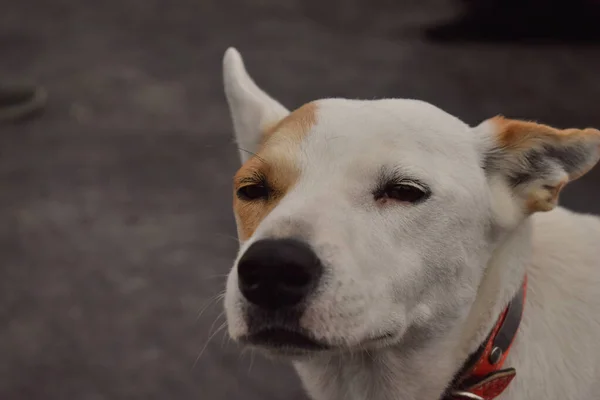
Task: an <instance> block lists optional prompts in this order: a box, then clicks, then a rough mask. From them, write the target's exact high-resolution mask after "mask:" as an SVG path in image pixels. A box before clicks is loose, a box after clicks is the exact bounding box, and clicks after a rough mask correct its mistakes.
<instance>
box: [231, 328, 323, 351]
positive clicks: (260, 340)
mask: <svg viewBox="0 0 600 400" xmlns="http://www.w3.org/2000/svg"><path fill="white" fill-rule="evenodd" d="M242 341H243V342H245V343H247V344H250V345H254V346H259V347H264V348H267V349H272V350H278V351H284V352H286V351H292V352H313V351H324V350H328V349H330V348H331V346H330V345H328V344H326V343H323V342H321V341H319V340H317V339H314V338H313V337H311V336H310V335H309V334H307V333H305V332H301V331H298V330H291V329H285V328H269V329H263V330H260V331H257V332H255V333H252V334H249V335H247V336H245V337H244V338H243V339H242Z"/></svg>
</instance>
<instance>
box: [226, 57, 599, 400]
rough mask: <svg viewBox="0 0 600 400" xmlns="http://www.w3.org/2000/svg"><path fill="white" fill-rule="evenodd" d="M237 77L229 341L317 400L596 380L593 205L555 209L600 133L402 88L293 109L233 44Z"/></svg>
mask: <svg viewBox="0 0 600 400" xmlns="http://www.w3.org/2000/svg"><path fill="white" fill-rule="evenodd" d="M224 83H225V92H226V95H227V100H228V103H229V106H230V110H231V116H232V119H233V126H234V130H235V135H236V138H237V142H238V144H239V147H240V156H241V159H242V163H243V166H242V167H241V169H240V170H239V171H238V172H237V174H236V175H235V178H234V211H235V218H236V221H237V227H238V235H239V238H240V240H241V243H242V244H241V248H240V252H239V256H238V258H237V260H236V262H235V264H234V266H233V268H232V271H231V273H230V274H229V278H228V281H227V291H226V296H225V308H226V313H227V320H228V325H229V333H230V335H231V337H232V338H233V339H235V340H236V341H238V342H241V343H243V344H244V345H247V346H252V347H254V348H259V349H261V350H264V351H265V352H266V353H267V354H270V355H274V356H278V357H283V358H286V359H289V360H290V361H291V362H292V363H293V364H294V366H295V367H296V369H297V371H298V373H299V375H300V377H301V379H302V381H303V384H304V386H305V388H306V390H307V391H308V393H309V395H310V396H311V397H313V398H314V399H317V400H438V399H485V400H490V399H493V398H497V399H505V400H508V399H510V400H576V399H577V400H583V399H598V398H600V383H599V381H600V219H598V218H596V217H593V216H588V215H581V214H576V213H573V212H570V211H567V210H565V209H561V208H556V209H555V207H556V204H557V200H558V196H559V193H560V191H561V189H562V188H563V187H564V185H565V184H566V183H568V182H569V181H572V180H574V179H577V178H578V177H580V176H581V175H583V174H584V173H586V172H587V171H588V170H590V169H591V168H592V167H593V166H594V165H595V164H596V162H597V161H598V159H599V158H600V131H597V130H595V129H583V130H579V129H567V130H559V129H555V128H551V127H549V126H546V125H539V124H536V123H533V122H523V121H516V120H510V119H506V118H503V117H495V118H492V119H489V120H487V121H485V122H483V123H481V124H480V125H479V126H477V127H474V128H472V127H469V126H467V125H466V124H465V123H463V122H462V121H460V120H459V119H457V118H455V117H453V116H451V115H449V114H447V113H445V112H444V111H442V110H440V109H438V108H436V107H434V106H432V105H430V104H428V103H424V102H421V101H415V100H398V99H386V100H375V101H357V100H345V99H324V100H318V101H314V102H311V103H308V104H306V105H304V106H302V107H300V108H299V109H297V110H295V111H293V112H291V113H290V112H289V111H288V110H286V108H284V107H283V106H282V105H280V104H279V103H278V102H276V101H275V100H273V99H272V98H271V97H269V96H268V95H267V94H266V93H265V92H264V91H262V90H261V89H259V88H258V87H257V86H256V84H255V83H254V82H253V81H252V79H251V78H250V77H249V76H248V74H247V73H246V70H245V68H244V64H243V62H242V58H241V56H240V55H239V53H238V52H237V51H236V50H235V49H229V50H228V51H227V52H226V54H225V58H224ZM550 210H553V211H551V212H549V213H543V212H540V211H550ZM538 212H539V213H538ZM515 373H516V375H515ZM513 377H514V378H515V379H513Z"/></svg>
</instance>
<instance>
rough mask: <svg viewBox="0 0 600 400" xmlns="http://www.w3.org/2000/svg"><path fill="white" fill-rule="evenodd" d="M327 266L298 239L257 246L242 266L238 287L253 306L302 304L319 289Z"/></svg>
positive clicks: (246, 254)
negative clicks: (317, 286)
mask: <svg viewBox="0 0 600 400" xmlns="http://www.w3.org/2000/svg"><path fill="white" fill-rule="evenodd" d="M322 272H323V267H322V265H321V262H320V260H319V258H318V257H317V255H316V254H315V252H314V251H313V250H312V249H311V248H310V247H309V246H308V245H307V244H306V243H303V242H300V241H298V240H295V239H264V240H260V241H258V242H256V243H253V244H252V245H251V246H250V247H249V248H248V250H246V253H245V254H244V255H243V256H242V258H241V259H240V261H239V263H238V284H239V288H240V291H241V292H242V294H243V295H244V297H245V298H246V299H247V300H248V301H249V302H251V303H253V304H255V305H257V306H259V307H262V308H266V309H269V310H275V309H279V308H284V307H292V306H295V305H297V304H298V303H300V302H301V301H302V300H303V299H304V298H306V296H308V294H310V292H311V291H312V290H313V289H314V288H315V287H316V283H317V282H318V281H319V278H320V277H321V274H322Z"/></svg>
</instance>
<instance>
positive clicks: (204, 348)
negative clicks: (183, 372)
mask: <svg viewBox="0 0 600 400" xmlns="http://www.w3.org/2000/svg"><path fill="white" fill-rule="evenodd" d="M226 326H227V321H225V322H223V323H222V324H221V326H219V328H218V329H217V330H216V331H215V332H214V333H213V334H212V335H210V336H209V337H208V339H206V343H204V346H203V347H202V350H200V353H198V357H196V360H194V364H193V365H192V369H194V368H195V367H196V364H198V361H200V357H202V354H204V351H205V350H206V348H207V347H208V344H209V343H210V341H211V340H212V339H213V338H214V337H215V336H217V334H218V333H219V332H221V331H223V329H224V328H225V327H226Z"/></svg>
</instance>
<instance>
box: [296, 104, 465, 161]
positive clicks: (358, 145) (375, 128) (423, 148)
mask: <svg viewBox="0 0 600 400" xmlns="http://www.w3.org/2000/svg"><path fill="white" fill-rule="evenodd" d="M314 112H315V116H314V124H313V125H312V127H311V129H310V131H309V132H308V134H307V135H305V136H304V137H303V141H302V146H300V147H299V151H300V152H301V157H300V158H302V159H304V161H305V162H304V163H303V164H304V165H308V166H310V165H314V164H319V166H320V167H323V166H324V164H332V165H338V166H339V165H343V164H344V161H347V162H349V163H356V164H359V165H361V166H362V165H365V164H379V165H381V164H389V163H395V162H399V163H400V164H403V165H404V166H406V167H415V168H432V167H434V166H435V165H436V164H437V165H438V166H439V165H440V164H444V163H453V162H455V161H456V157H454V156H452V154H463V153H469V151H465V149H466V150H468V149H469V148H470V149H472V148H473V135H472V134H471V132H470V130H469V127H468V126H467V125H466V124H465V123H463V122H462V121H460V120H459V119H458V118H456V117H454V116H452V115H450V114H448V113H446V112H444V111H443V110H441V109H439V108H437V107H435V106H433V105H431V104H429V103H426V102H423V101H417V100H402V99H389V100H370V101H361V100H346V99H325V100H319V101H317V102H315V108H314Z"/></svg>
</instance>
